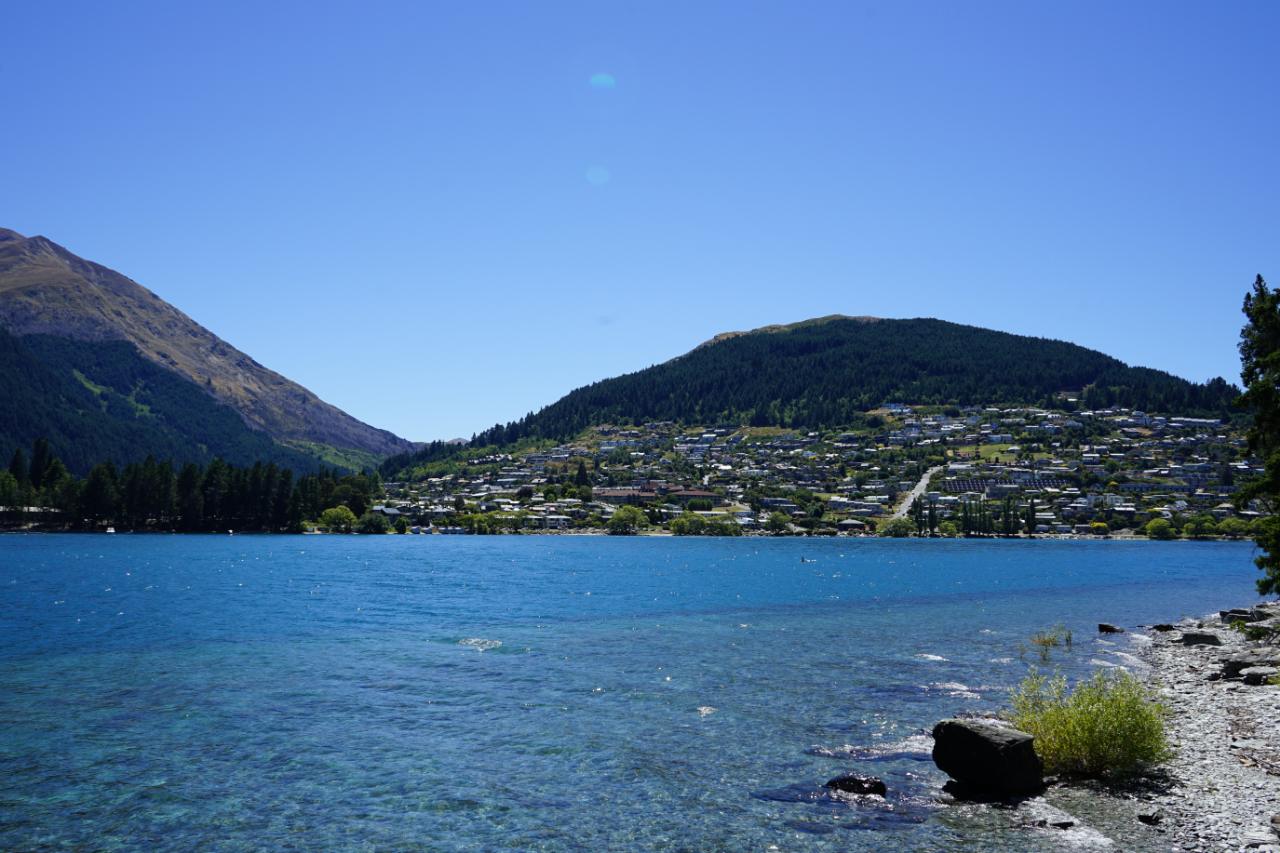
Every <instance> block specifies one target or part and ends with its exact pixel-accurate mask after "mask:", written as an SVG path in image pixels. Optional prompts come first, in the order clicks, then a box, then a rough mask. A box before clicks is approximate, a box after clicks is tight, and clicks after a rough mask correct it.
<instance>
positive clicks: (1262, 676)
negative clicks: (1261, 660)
mask: <svg viewBox="0 0 1280 853" xmlns="http://www.w3.org/2000/svg"><path fill="white" fill-rule="evenodd" d="M1277 674H1280V669H1277V668H1276V667H1274V666H1250V667H1245V668H1244V669H1242V670H1240V678H1241V679H1243V680H1244V683H1245V684H1250V685H1253V686H1254V687H1257V686H1259V685H1262V684H1267V683H1268V682H1270V680H1271V679H1272V678H1273V677H1275V676H1276V675H1277Z"/></svg>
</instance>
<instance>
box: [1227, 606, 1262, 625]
mask: <svg viewBox="0 0 1280 853" xmlns="http://www.w3.org/2000/svg"><path fill="white" fill-rule="evenodd" d="M1274 615H1275V614H1273V613H1269V612H1267V611H1266V610H1261V609H1259V608H1256V607H1247V608H1246V607H1234V608H1232V609H1231V610H1219V611H1218V616H1220V617H1221V618H1222V621H1223V622H1225V623H1227V624H1228V625H1230V624H1231V623H1232V622H1246V623H1247V622H1261V621H1262V620H1263V619H1266V618H1268V617H1270V616H1274Z"/></svg>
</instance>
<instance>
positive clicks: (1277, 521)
mask: <svg viewBox="0 0 1280 853" xmlns="http://www.w3.org/2000/svg"><path fill="white" fill-rule="evenodd" d="M1244 314H1245V317H1247V318H1248V322H1247V323H1246V324H1245V326H1244V328H1243V329H1241V331H1240V378H1241V379H1242V380H1244V386H1245V391H1244V393H1243V394H1242V395H1241V396H1240V399H1239V403H1238V404H1239V405H1240V407H1241V408H1244V409H1246V410H1247V411H1248V412H1249V413H1250V414H1251V415H1252V416H1253V421H1252V424H1251V425H1250V427H1249V432H1248V435H1247V437H1248V441H1249V450H1250V451H1252V452H1253V453H1256V454H1257V455H1258V456H1260V457H1262V459H1263V462H1264V464H1265V468H1264V471H1263V474H1262V476H1261V477H1259V478H1258V479H1256V480H1254V481H1252V482H1250V483H1248V484H1246V485H1245V486H1244V488H1242V489H1241V490H1240V493H1239V495H1238V500H1239V501H1240V502H1241V503H1242V504H1243V503H1245V502H1247V501H1251V500H1258V501H1259V502H1260V503H1261V504H1262V506H1263V507H1264V508H1265V509H1266V511H1267V516H1266V517H1265V518H1264V519H1263V520H1262V521H1261V522H1260V523H1259V525H1258V528H1257V533H1256V535H1255V536H1254V539H1255V541H1256V542H1257V543H1258V547H1259V548H1260V549H1262V552H1263V553H1262V554H1261V555H1260V556H1258V557H1257V558H1255V560H1254V562H1255V563H1257V565H1258V568H1259V569H1261V570H1262V572H1263V577H1262V578H1261V579H1260V580H1259V581H1258V591H1259V592H1260V593H1262V594H1263V595H1271V594H1280V516H1277V515H1276V508H1277V502H1280V293H1277V292H1276V291H1273V290H1271V289H1270V288H1269V287H1267V283H1266V281H1264V280H1263V278H1262V276H1258V277H1257V279H1256V280H1255V281H1254V283H1253V292H1251V293H1249V294H1247V295H1246V296H1245V298H1244Z"/></svg>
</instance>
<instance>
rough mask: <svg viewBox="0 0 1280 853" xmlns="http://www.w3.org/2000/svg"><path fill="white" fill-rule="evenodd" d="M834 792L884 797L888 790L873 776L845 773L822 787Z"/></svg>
mask: <svg viewBox="0 0 1280 853" xmlns="http://www.w3.org/2000/svg"><path fill="white" fill-rule="evenodd" d="M824 787H827V788H831V789H832V790H834V791H844V792H845V793H846V794H879V795H880V796H882V797H883V796H884V795H885V792H886V791H887V790H888V789H887V788H885V786H884V782H882V781H880V780H879V779H877V778H876V777H875V776H860V775H858V774H857V773H845V774H844V775H842V776H837V777H836V778H834V779H831V780H829V781H828V782H827V784H826V785H825V786H824Z"/></svg>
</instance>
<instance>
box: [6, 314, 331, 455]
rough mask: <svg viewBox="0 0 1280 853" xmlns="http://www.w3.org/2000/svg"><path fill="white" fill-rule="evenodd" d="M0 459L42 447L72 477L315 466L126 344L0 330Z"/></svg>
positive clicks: (297, 452) (192, 384)
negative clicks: (124, 470) (176, 467)
mask: <svg viewBox="0 0 1280 853" xmlns="http://www.w3.org/2000/svg"><path fill="white" fill-rule="evenodd" d="M0 400H2V401H3V404H0V460H5V461H7V460H8V459H9V458H10V457H11V456H12V454H13V453H14V451H15V450H20V449H24V448H29V447H30V446H31V445H32V443H33V442H34V441H36V440H37V439H42V438H43V439H48V441H49V443H50V445H51V446H52V449H53V451H54V452H55V453H56V454H57V455H58V456H59V457H60V458H61V460H62V461H63V462H64V463H65V464H66V466H67V467H68V468H69V469H70V470H71V471H72V472H73V473H75V474H78V475H81V476H83V475H85V474H87V473H88V472H89V469H90V468H92V467H93V466H94V465H95V464H97V463H99V462H106V461H111V462H115V463H116V464H118V465H125V464H127V463H130V462H140V461H142V460H143V459H145V458H146V457H147V456H154V457H156V458H158V459H172V460H174V461H175V462H177V463H179V464H183V463H192V462H193V463H200V464H207V463H209V462H210V461H212V460H213V459H215V458H222V459H224V460H226V461H228V462H231V463H233V464H237V465H252V464H253V463H254V462H258V461H262V462H274V463H276V464H278V465H281V466H283V467H285V468H289V469H292V470H295V471H311V470H314V469H315V468H316V467H317V465H318V464H319V462H318V460H317V459H316V458H315V457H314V456H313V455H311V454H308V453H304V452H300V451H298V450H295V449H293V448H289V447H285V446H283V445H280V444H278V443H276V442H275V441H273V440H272V439H271V437H270V436H269V435H267V434H266V433H265V432H261V431H259V430H255V429H252V428H250V427H249V425H248V424H246V423H245V422H244V420H243V419H242V418H241V417H240V415H239V414H238V413H237V412H236V411H235V410H233V409H231V408H230V407H228V406H225V405H223V404H222V403H219V402H218V401H217V400H216V399H215V398H214V397H213V396H212V395H210V394H208V393H206V392H205V390H204V389H203V388H201V387H199V386H198V385H195V384H194V383H192V382H189V381H187V380H186V379H184V378H183V377H181V376H179V375H178V374H176V373H173V372H171V371H169V370H165V369H164V368H162V367H159V366H158V365H156V364H153V363H152V362H150V361H148V360H147V359H144V358H143V357H142V356H141V355H139V354H138V351H137V350H136V349H134V347H133V345H132V344H130V343H127V342H125V341H74V340H70V339H67V338H58V337H53V336H50V335H30V336H28V337H24V338H19V337H15V336H13V335H11V334H9V333H8V332H7V331H5V329H4V328H3V327H0Z"/></svg>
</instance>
